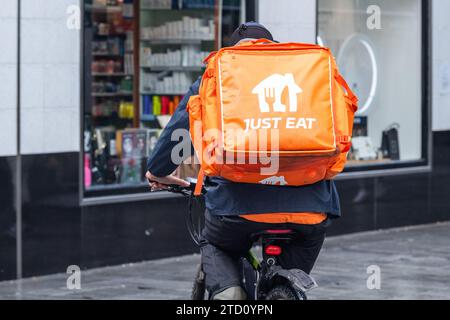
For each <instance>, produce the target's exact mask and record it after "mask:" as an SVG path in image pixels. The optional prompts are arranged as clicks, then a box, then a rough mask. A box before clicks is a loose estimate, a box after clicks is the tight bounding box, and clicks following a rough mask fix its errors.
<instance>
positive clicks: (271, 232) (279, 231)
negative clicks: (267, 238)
mask: <svg viewBox="0 0 450 320" xmlns="http://www.w3.org/2000/svg"><path fill="white" fill-rule="evenodd" d="M266 232H267V233H269V234H288V233H292V230H267V231H266Z"/></svg>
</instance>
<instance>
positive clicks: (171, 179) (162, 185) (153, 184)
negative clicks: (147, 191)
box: [145, 171, 190, 191]
mask: <svg viewBox="0 0 450 320" xmlns="http://www.w3.org/2000/svg"><path fill="white" fill-rule="evenodd" d="M145 177H146V178H147V180H148V184H149V185H150V188H151V191H158V190H164V189H167V186H168V185H172V184H176V185H179V186H182V187H189V186H190V184H189V182H187V181H185V180H183V179H180V178H177V177H175V176H166V177H156V176H154V175H153V174H151V172H150V171H147V173H146V174H145Z"/></svg>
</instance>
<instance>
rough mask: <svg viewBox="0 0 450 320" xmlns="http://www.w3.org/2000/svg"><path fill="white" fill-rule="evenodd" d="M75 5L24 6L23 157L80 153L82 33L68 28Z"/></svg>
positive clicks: (67, 0)
mask: <svg viewBox="0 0 450 320" xmlns="http://www.w3.org/2000/svg"><path fill="white" fill-rule="evenodd" d="M1 1H3V2H9V1H10V0H1ZM71 5H79V0H22V2H21V152H22V153H23V154H36V153H56V152H70V151H79V149H80V146H79V134H80V128H79V117H80V98H79V97H80V73H79V69H80V30H74V29H69V28H68V27H67V20H68V16H69V15H68V14H67V8H68V7H69V6H71ZM2 9H3V8H2Z"/></svg>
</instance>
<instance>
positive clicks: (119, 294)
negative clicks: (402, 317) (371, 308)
mask: <svg viewBox="0 0 450 320" xmlns="http://www.w3.org/2000/svg"><path fill="white" fill-rule="evenodd" d="M198 262H199V256H198V255H190V256H184V257H176V258H170V259H163V260H155V261H147V262H142V263H136V264H127V265H122V266H114V267H106V268H99V269H93V270H85V271H82V278H81V285H82V288H81V289H80V290H69V289H67V287H66V280H67V275H66V274H56V275H50V276H44V277H37V278H30V279H23V280H20V281H6V282H0V299H188V298H189V294H190V289H191V280H192V277H193V274H194V272H195V269H196V266H197V264H198ZM372 265H376V266H378V267H379V268H380V272H381V288H380V289H379V290H369V289H368V288H367V278H368V277H369V276H370V275H369V274H368V273H367V268H368V267H369V266H372ZM312 275H313V276H314V277H315V278H316V280H317V282H318V283H319V288H317V289H315V290H313V291H311V292H310V293H309V298H310V299H324V300H327V299H400V300H403V299H450V223H441V224H433V225H425V226H419V227H412V228H400V229H393V230H385V231H376V232H368V233H359V234H352V235H346V236H339V237H332V238H328V239H327V240H326V242H325V245H324V248H323V250H322V252H321V254H320V256H319V259H318V261H317V264H316V267H315V269H314V271H313V273H312Z"/></svg>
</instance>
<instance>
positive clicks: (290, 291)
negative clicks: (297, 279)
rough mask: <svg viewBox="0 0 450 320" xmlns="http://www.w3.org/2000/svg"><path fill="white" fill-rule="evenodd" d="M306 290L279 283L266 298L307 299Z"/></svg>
mask: <svg viewBox="0 0 450 320" xmlns="http://www.w3.org/2000/svg"><path fill="white" fill-rule="evenodd" d="M306 299H307V298H306V295H305V293H304V292H301V291H298V290H295V289H294V288H292V287H291V286H290V285H285V284H283V285H278V286H276V287H274V288H273V289H272V290H270V291H269V293H268V294H267V296H266V300H306Z"/></svg>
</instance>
